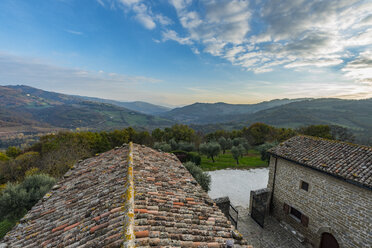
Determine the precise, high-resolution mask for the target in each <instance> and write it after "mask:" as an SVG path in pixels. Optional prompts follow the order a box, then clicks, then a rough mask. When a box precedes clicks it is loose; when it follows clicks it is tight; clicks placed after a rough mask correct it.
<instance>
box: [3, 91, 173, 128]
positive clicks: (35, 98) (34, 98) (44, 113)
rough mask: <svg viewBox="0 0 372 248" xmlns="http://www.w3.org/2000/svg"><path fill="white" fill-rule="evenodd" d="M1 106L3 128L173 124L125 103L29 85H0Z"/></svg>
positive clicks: (146, 126)
mask: <svg viewBox="0 0 372 248" xmlns="http://www.w3.org/2000/svg"><path fill="white" fill-rule="evenodd" d="M0 108H1V111H0V120H1V122H0V124H1V126H0V128H1V131H3V132H6V131H7V128H12V127H17V126H19V127H22V129H23V130H24V129H27V128H29V127H30V126H33V127H51V128H55V127H58V128H69V129H75V128H89V129H93V130H103V129H113V128H122V127H128V126H133V127H144V128H153V127H163V126H169V125H171V124H172V121H169V120H166V119H162V118H159V117H154V116H150V115H145V114H142V113H139V112H136V111H133V110H129V109H126V108H123V107H118V106H114V105H111V104H106V103H99V102H93V101H85V100H82V99H81V98H77V97H74V96H70V95H65V94H59V93H54V92H48V91H43V90H39V89H35V88H32V87H28V86H0Z"/></svg>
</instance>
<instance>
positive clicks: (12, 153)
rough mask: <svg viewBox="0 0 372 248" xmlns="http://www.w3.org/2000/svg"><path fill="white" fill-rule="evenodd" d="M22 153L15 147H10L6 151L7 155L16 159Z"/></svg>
mask: <svg viewBox="0 0 372 248" xmlns="http://www.w3.org/2000/svg"><path fill="white" fill-rule="evenodd" d="M21 153H22V151H21V149H19V148H17V147H15V146H9V147H8V149H6V155H7V156H8V157H11V158H15V157H17V156H18V155H19V154H21Z"/></svg>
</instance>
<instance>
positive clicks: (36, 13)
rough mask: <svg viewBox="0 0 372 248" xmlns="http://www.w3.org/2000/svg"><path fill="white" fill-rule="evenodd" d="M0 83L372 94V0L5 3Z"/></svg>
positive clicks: (175, 97)
mask: <svg viewBox="0 0 372 248" xmlns="http://www.w3.org/2000/svg"><path fill="white" fill-rule="evenodd" d="M0 10H1V11H0V85H10V84H12V85H14V84H24V85H29V86H33V87H37V88H41V89H44V90H49V91H55V92H61V93H66V94H77V95H84V96H94V97H100V98H107V99H114V100H119V101H137V100H140V101H147V102H151V103H155V104H162V105H166V106H181V105H186V104H191V103H194V102H227V103H257V102H261V101H266V100H271V99H281V98H303V97H314V98H320V97H338V98H345V99H364V98H370V97H372V1H371V0H368V1H367V0H325V1H320V0H280V1H277V0H251V1H248V0H241V1H239V0H199V1H196V0H49V1H45V0H33V1H29V0H23V1H21V0H1V1H0Z"/></svg>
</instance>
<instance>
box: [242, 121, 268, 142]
mask: <svg viewBox="0 0 372 248" xmlns="http://www.w3.org/2000/svg"><path fill="white" fill-rule="evenodd" d="M242 133H243V136H244V137H245V138H246V139H247V140H248V141H249V143H250V144H251V145H254V146H256V145H261V144H263V143H265V142H267V141H272V140H274V137H275V128H274V127H272V126H269V125H266V124H264V123H254V124H252V125H251V126H250V127H249V128H243V130H242Z"/></svg>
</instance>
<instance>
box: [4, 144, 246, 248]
mask: <svg viewBox="0 0 372 248" xmlns="http://www.w3.org/2000/svg"><path fill="white" fill-rule="evenodd" d="M127 156H128V146H123V147H121V148H117V149H114V150H111V151H108V152H106V153H103V154H101V155H99V156H97V157H94V158H90V159H87V160H84V161H81V162H79V163H77V164H76V165H75V166H74V168H73V169H71V170H70V171H69V172H68V173H66V175H65V177H64V178H63V179H62V180H61V181H60V182H59V183H58V185H56V186H55V187H54V188H53V190H52V191H51V192H49V193H48V194H46V195H45V196H44V198H43V199H42V200H40V201H39V202H38V203H37V204H36V205H35V206H34V207H33V208H32V209H31V210H30V211H29V212H28V214H27V215H26V216H25V217H24V218H23V219H22V220H21V221H20V224H18V225H17V226H16V227H15V228H13V230H11V231H10V232H9V233H8V234H7V235H6V236H5V237H4V239H3V240H2V241H0V247H7V246H6V245H8V247H22V248H28V247H121V246H122V245H124V246H126V245H128V235H129V234H128V232H129V233H130V228H133V231H134V234H135V240H134V242H135V245H136V247H141V246H167V247H224V244H225V243H226V242H227V240H233V238H232V230H233V226H232V225H231V223H230V222H229V221H228V220H227V218H226V217H225V216H224V215H223V213H222V212H221V211H220V209H219V208H218V207H217V206H216V204H215V203H214V202H213V200H212V199H211V198H210V197H209V196H208V195H207V193H206V192H205V191H203V189H202V188H201V187H200V186H199V185H198V184H197V182H196V181H195V180H194V178H193V177H192V176H191V174H190V173H189V172H188V171H187V170H186V169H185V167H184V166H183V165H182V164H181V163H180V162H179V160H178V159H177V158H176V157H175V156H174V155H172V154H167V153H161V152H157V151H155V150H153V149H150V148H147V147H144V146H139V145H134V149H133V174H134V178H133V182H134V190H135V195H134V209H131V207H130V206H129V205H128V202H129V201H128V199H129V198H130V197H131V194H130V193H129V192H130V191H129V188H130V183H129V182H128V180H131V179H130V177H128V174H129V170H128V159H127ZM128 194H129V195H128ZM133 210H134V212H135V215H134V216H133V217H134V222H133V223H134V226H131V224H130V223H131V222H130V217H131V211H133ZM129 236H130V235H129ZM234 236H235V235H234ZM129 239H130V237H129ZM1 242H3V243H1ZM238 242H239V244H244V243H245V241H244V240H242V241H237V240H235V244H237V243H238ZM235 247H242V246H240V245H235Z"/></svg>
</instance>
